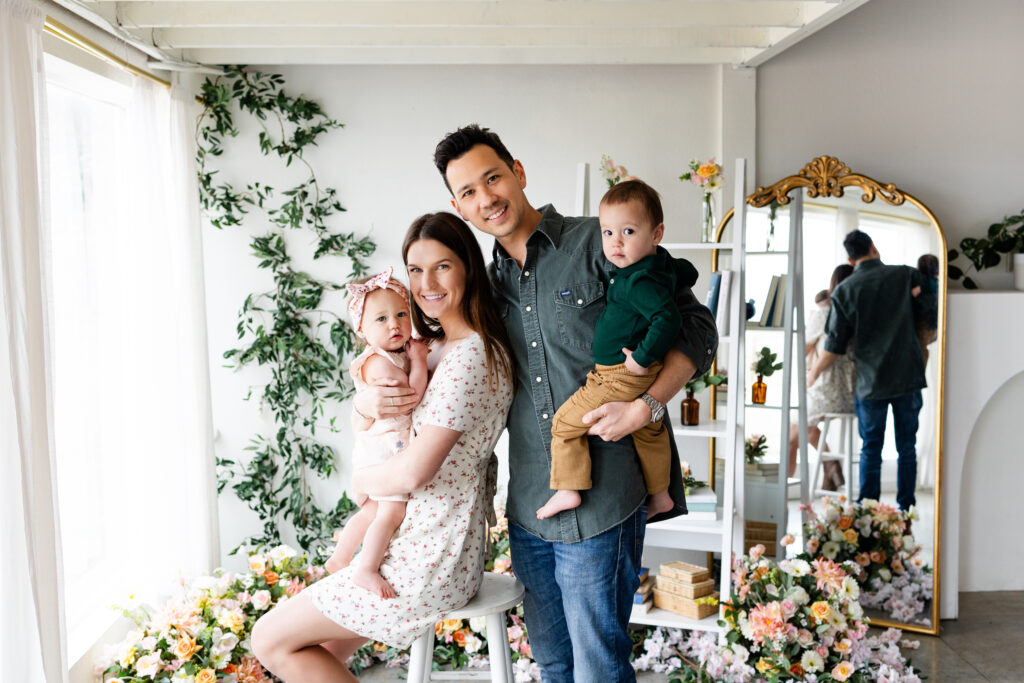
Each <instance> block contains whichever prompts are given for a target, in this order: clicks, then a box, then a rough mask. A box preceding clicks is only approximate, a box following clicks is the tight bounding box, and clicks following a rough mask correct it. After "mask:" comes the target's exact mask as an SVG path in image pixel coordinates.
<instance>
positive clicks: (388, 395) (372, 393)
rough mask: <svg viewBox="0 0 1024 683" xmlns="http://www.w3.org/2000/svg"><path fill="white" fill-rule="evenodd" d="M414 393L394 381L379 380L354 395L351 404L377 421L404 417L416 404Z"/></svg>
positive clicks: (407, 387) (410, 388) (412, 390)
mask: <svg viewBox="0 0 1024 683" xmlns="http://www.w3.org/2000/svg"><path fill="white" fill-rule="evenodd" d="M416 400H417V399H416V391H415V390H414V389H413V388H412V387H409V386H403V385H402V383H401V382H399V381H398V380H394V379H379V380H377V381H375V382H374V383H373V384H371V385H370V386H368V387H366V389H365V390H363V391H360V392H358V393H357V394H356V396H355V399H353V404H354V405H355V407H356V410H358V411H359V412H360V413H361V414H363V415H365V416H367V417H372V418H374V419H375V420H379V419H381V418H385V417H395V416H396V415H405V414H406V413H408V412H409V411H410V410H411V409H412V408H413V407H414V405H415V403H416Z"/></svg>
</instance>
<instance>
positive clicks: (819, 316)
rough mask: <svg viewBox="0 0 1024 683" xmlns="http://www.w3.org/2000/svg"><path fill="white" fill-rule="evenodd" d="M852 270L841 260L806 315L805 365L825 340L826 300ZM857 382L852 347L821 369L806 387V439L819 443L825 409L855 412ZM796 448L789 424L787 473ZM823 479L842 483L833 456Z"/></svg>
mask: <svg viewBox="0 0 1024 683" xmlns="http://www.w3.org/2000/svg"><path fill="white" fill-rule="evenodd" d="M851 273H853V266H851V265H849V264H845V263H844V264H843V265H841V266H836V269H835V270H833V271H832V280H831V281H830V282H829V286H828V290H827V292H826V293H825V296H824V297H823V298H822V301H821V302H818V306H817V307H815V309H814V310H813V311H812V312H811V314H810V315H809V316H807V323H806V325H805V327H804V331H805V335H806V336H805V339H806V342H807V346H806V348H805V352H806V353H807V356H808V359H807V367H811V366H812V365H814V358H815V357H816V356H817V355H818V353H819V352H820V350H821V349H822V348H824V344H825V321H827V320H828V311H829V300H830V297H831V296H832V291H833V290H835V288H836V285H838V284H839V283H840V282H842V281H843V280H845V279H846V278H848V277H849V276H850V274H851ZM856 384H857V371H856V369H855V368H854V365H853V349H852V348H851V349H850V350H849V351H848V352H847V353H846V355H843V356H840V357H839V358H837V359H836V362H835V363H833V364H832V365H831V366H830V367H828V368H827V369H826V370H824V371H823V372H822V373H821V374H820V375H819V376H818V379H817V381H815V382H814V384H812V385H811V386H809V387H808V388H807V441H808V443H810V444H811V446H813V447H814V448H817V447H818V440H819V439H820V438H821V430H820V429H819V428H818V424H819V423H820V422H821V421H822V420H824V419H825V413H852V412H854V389H855V386H856ZM798 448H799V441H798V440H797V425H795V424H790V425H789V476H793V474H794V472H795V470H796V452H797V449H798ZM824 471H825V475H824V481H823V483H822V488H825V489H828V490H830V491H835V490H836V489H838V488H839V487H840V486H842V485H843V483H844V480H843V469H842V467H841V466H840V465H839V463H838V462H835V461H834V460H831V461H828V462H826V463H824Z"/></svg>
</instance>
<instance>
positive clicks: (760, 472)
mask: <svg viewBox="0 0 1024 683" xmlns="http://www.w3.org/2000/svg"><path fill="white" fill-rule="evenodd" d="M743 476H744V477H745V478H746V481H756V482H761V483H768V484H776V483H778V481H779V463H777V462H755V463H749V462H748V463H747V465H746V468H745V469H744V472H743Z"/></svg>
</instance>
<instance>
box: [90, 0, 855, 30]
mask: <svg viewBox="0 0 1024 683" xmlns="http://www.w3.org/2000/svg"><path fill="white" fill-rule="evenodd" d="M97 4H100V5H103V4H107V3H97ZM835 5H836V3H835V2H834V1H821V0H819V1H810V0H774V1H772V0H755V1H746V2H742V1H741V2H732V1H726V0H704V1H702V2H691V1H687V0H677V1H670V0H646V1H637V2H609V1H607V0H561V1H558V2H552V1H540V2H538V1H536V0H522V1H521V2H518V1H517V2H497V1H495V0H480V1H474V2H467V1H464V0H422V1H413V0H395V1H390V0H384V1H376V2H375V1H367V0H344V1H342V2H311V1H309V0H294V1H290V2H288V1H278V0H275V1H269V2H248V3H239V2H229V1H225V0H216V1H213V2H181V1H180V0H176V1H168V2H152V1H148V2H127V3H126V2H120V3H117V14H118V19H119V20H120V22H121V23H122V25H123V26H125V27H139V28H161V27H164V28H172V27H187V26H192V27H221V26H270V27H286V26H451V27H459V26H461V27H481V26H533V27H543V26H551V27H557V26H562V27H566V26H607V27H616V28H617V27H629V26H658V27H685V26H736V27H757V26H778V27H788V28H798V27H801V26H803V25H805V24H806V23H808V22H809V21H812V20H813V19H815V18H816V17H818V16H820V15H821V14H822V13H824V12H827V11H828V10H829V9H831V8H833V7H835Z"/></svg>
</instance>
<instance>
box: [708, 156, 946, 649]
mask: <svg viewBox="0 0 1024 683" xmlns="http://www.w3.org/2000/svg"><path fill="white" fill-rule="evenodd" d="M847 189H854V190H859V191H860V193H861V196H860V199H861V200H862V203H863V204H864V205H867V204H872V203H874V202H875V201H876V199H877V198H880V199H881V200H882V202H883V206H884V204H888V205H889V206H892V207H904V205H906V207H904V208H903V209H901V210H900V211H902V213H904V214H907V213H908V212H913V208H912V207H915V208H916V209H917V210H919V211H920V213H921V214H923V217H921V218H915V217H909V218H904V219H903V223H902V225H903V226H904V227H900V228H899V229H900V230H904V231H908V230H913V229H915V228H921V229H924V230H925V231H927V233H928V236H927V240H928V244H929V247H930V249H929V251H931V252H933V253H934V254H935V255H936V256H937V257H938V259H939V273H938V298H939V301H938V332H937V334H938V336H937V339H936V341H935V342H934V343H933V344H932V345H931V347H930V348H932V349H933V350H932V351H931V355H932V357H933V362H932V363H929V364H928V370H927V372H926V376H927V380H928V388H927V389H926V390H925V391H926V392H927V391H931V392H933V397H931V403H932V404H933V405H934V408H930V409H929V410H932V411H934V412H931V413H929V415H927V416H926V414H925V413H926V411H925V410H922V413H921V420H922V427H921V429H925V424H927V423H928V422H933V423H932V424H928V427H927V428H928V429H934V434H925V435H924V436H926V437H927V438H928V440H929V441H932V440H933V441H934V444H935V448H934V458H933V459H930V460H929V457H930V453H931V451H929V454H925V453H923V452H922V450H921V447H920V443H921V439H920V436H921V435H922V432H921V431H920V430H919V432H918V434H919V439H918V443H919V448H918V463H919V465H918V466H919V471H920V470H921V468H926V469H927V470H930V474H929V475H928V476H930V477H932V478H933V480H934V483H933V484H932V501H931V505H930V506H929V507H928V509H924V508H919V514H920V515H921V517H922V519H921V521H919V522H915V523H914V530H916V529H918V528H921V529H922V530H923V531H927V532H928V535H929V536H930V540H931V548H930V551H931V557H930V558H928V559H929V561H930V563H931V568H932V569H931V573H930V578H931V582H932V587H931V597H930V600H929V601H928V602H927V603H926V604H925V606H924V608H923V610H922V611H921V612H919V613H918V614H916V615H914V616H913V617H912V618H910V620H908V621H898V620H896V619H894V618H893V619H890V618H885V616H876V614H878V612H877V611H875V613H872V614H871V621H872V625H874V626H892V627H897V628H901V629H904V630H908V631H914V632H918V633H929V634H933V635H935V634H938V632H939V576H940V567H939V557H940V554H941V553H940V528H941V527H940V509H941V491H942V467H941V458H942V416H943V379H944V375H945V356H946V348H945V327H946V266H947V263H946V260H947V259H946V251H947V250H946V239H945V235H944V234H943V232H942V227H941V226H940V225H939V221H938V219H936V217H935V215H934V214H933V213H932V212H931V211H930V210H929V209H928V207H926V206H925V205H924V204H923V203H922V202H921V201H920V200H918V199H917V198H916V197H914V196H912V195H910V194H908V193H906V192H904V191H902V190H900V189H898V188H897V187H896V185H894V184H892V183H888V184H883V183H880V182H878V181H876V180H875V179H873V178H871V177H869V176H866V175H863V174H860V173H854V172H852V171H851V170H850V168H849V166H847V165H846V164H844V163H843V162H842V161H840V160H839V159H837V158H836V157H832V156H820V157H817V158H815V159H813V160H811V161H810V162H809V163H808V164H806V165H805V166H804V167H803V168H802V169H801V170H800V172H799V173H797V174H796V175H792V176H787V177H785V178H783V179H781V180H779V181H778V182H775V183H773V184H771V185H768V186H766V187H758V188H757V189H756V190H755V191H754V192H753V193H752V194H750V195H749V196H748V197H747V198H746V204H747V205H748V206H750V207H752V208H755V209H761V208H764V207H766V206H769V205H770V204H771V203H772V202H773V201H774V202H777V204H778V205H780V206H786V205H788V204H789V203H790V200H791V198H792V193H793V192H794V191H798V192H799V191H802V192H804V193H805V198H806V199H807V200H808V201H806V202H805V214H806V213H807V210H808V207H811V206H814V207H816V208H818V209H819V210H825V209H838V208H843V209H844V210H847V211H851V210H853V209H854V208H855V207H854V205H853V204H851V203H850V201H849V200H845V199H843V197H844V193H845V191H846V190H847ZM854 204H856V205H857V206H861V205H862V204H861V203H856V202H855V203H854ZM886 211H887V212H893V211H894V210H893V209H888V210H886ZM857 212H858V216H861V215H863V216H870V217H882V218H884V219H886V220H888V219H889V218H890V217H889V216H886V215H884V214H885V213H886V212H883V211H882V210H878V211H875V210H871V211H864V210H863V209H858V210H857ZM913 213H916V212H913ZM733 215H734V209H730V210H729V211H728V212H727V213H726V214H725V216H724V217H723V218H722V220H721V222H720V223H719V224H718V227H717V230H716V231H715V238H714V239H715V242H721V241H722V236H723V234H724V232H725V228H726V226H727V225H729V223H730V222H731V219H732V217H733ZM808 227H809V226H808V225H807V223H806V221H805V227H804V235H805V241H806V236H807V234H808V232H807V231H808ZM871 231H872V228H868V232H869V234H870V232H871ZM901 234H902V235H905V236H906V237H905V238H906V239H907V240H911V239H913V240H916V242H914V243H920V242H921V240H922V239H923V238H922V236H921V235H922V234H923V233H922V234H917V235H916V236H914V237H913V238H912V236H911V233H910V232H903V233H901ZM876 242H877V239H876ZM726 253H728V252H726ZM783 253H784V252H783ZM719 256H720V252H719V250H717V249H715V250H713V251H712V256H711V269H712V271H717V270H718V269H719ZM884 256H885V252H884V250H883V261H884ZM812 258H818V259H819V260H820V259H821V258H822V255H820V254H805V259H804V262H805V263H807V261H808V259H812ZM837 265H838V264H837ZM733 268H736V266H733ZM814 284H815V286H817V285H818V283H814ZM804 289H805V290H807V288H806V287H805V288H804ZM809 291H814V289H813V288H812V289H811V290H809ZM741 305H743V304H742V303H741ZM714 370H715V368H713V371H714ZM744 389H745V387H730V389H729V390H730V391H744ZM717 391H718V390H717V388H716V387H711V388H710V392H711V397H710V416H711V418H712V419H713V418H714V417H715V412H716V394H717ZM741 395H742V394H741ZM926 405H927V404H926ZM926 417H929V418H933V420H926ZM889 428H890V429H891V428H892V422H891V420H890V421H889ZM709 451H710V452H709V463H708V465H709V468H708V470H709V474H710V476H711V481H712V485H714V471H715V444H714V440H713V439H712V440H711V444H710V447H709ZM858 451H859V444H858V445H856V446H855V448H854V452H855V454H856V453H857V452H858ZM883 465H884V463H883ZM780 466H781V463H780ZM856 468H857V463H854V464H853V469H854V470H856ZM853 476H855V477H856V475H855V474H854V475H853ZM919 490H921V489H920V487H919ZM884 495H885V493H884V490H883V497H884ZM854 497H856V489H854ZM811 502H812V503H813V502H814V499H813V498H812V500H811ZM917 542H918V544H919V545H922V546H923V545H924V544H923V543H922V542H921V541H920V540H918V541H917Z"/></svg>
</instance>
